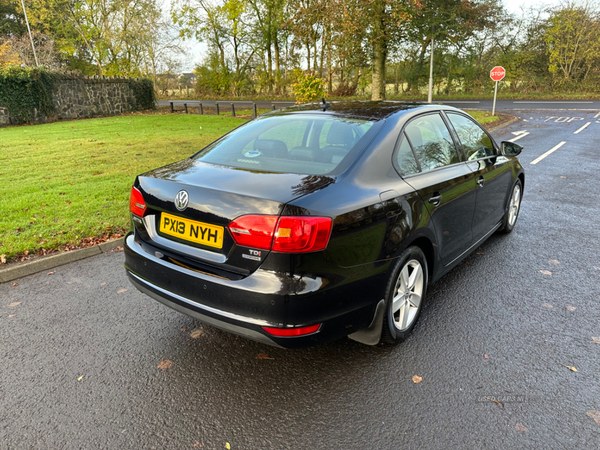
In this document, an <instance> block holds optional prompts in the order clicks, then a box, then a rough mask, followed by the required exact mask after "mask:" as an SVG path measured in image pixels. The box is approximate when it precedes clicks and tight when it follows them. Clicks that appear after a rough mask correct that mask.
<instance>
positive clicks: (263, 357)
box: [256, 353, 275, 359]
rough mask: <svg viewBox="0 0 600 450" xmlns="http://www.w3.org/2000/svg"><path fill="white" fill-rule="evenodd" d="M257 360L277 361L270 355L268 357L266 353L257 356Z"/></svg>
mask: <svg viewBox="0 0 600 450" xmlns="http://www.w3.org/2000/svg"><path fill="white" fill-rule="evenodd" d="M256 359H275V358H271V357H269V355H267V354H266V353H259V354H258V355H256Z"/></svg>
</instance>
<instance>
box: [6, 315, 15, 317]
mask: <svg viewBox="0 0 600 450" xmlns="http://www.w3.org/2000/svg"><path fill="white" fill-rule="evenodd" d="M15 316H16V314H9V315H8V317H15Z"/></svg>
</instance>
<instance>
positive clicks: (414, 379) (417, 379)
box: [412, 375, 423, 384]
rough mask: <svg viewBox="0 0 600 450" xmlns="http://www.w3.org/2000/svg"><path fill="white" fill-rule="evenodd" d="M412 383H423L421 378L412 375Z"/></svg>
mask: <svg viewBox="0 0 600 450" xmlns="http://www.w3.org/2000/svg"><path fill="white" fill-rule="evenodd" d="M412 380H413V383H416V384H418V383H420V382H421V381H423V377H420V376H419V375H413V377H412Z"/></svg>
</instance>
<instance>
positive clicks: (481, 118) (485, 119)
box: [465, 109, 498, 125]
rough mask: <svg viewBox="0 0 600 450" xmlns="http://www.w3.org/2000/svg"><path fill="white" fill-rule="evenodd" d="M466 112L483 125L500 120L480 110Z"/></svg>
mask: <svg viewBox="0 0 600 450" xmlns="http://www.w3.org/2000/svg"><path fill="white" fill-rule="evenodd" d="M465 112H468V113H469V114H470V115H471V116H473V117H474V118H475V120H476V121H477V122H479V123H480V124H482V125H483V124H485V123H490V122H495V121H496V120H498V116H492V113H491V112H489V111H480V110H476V109H469V110H465Z"/></svg>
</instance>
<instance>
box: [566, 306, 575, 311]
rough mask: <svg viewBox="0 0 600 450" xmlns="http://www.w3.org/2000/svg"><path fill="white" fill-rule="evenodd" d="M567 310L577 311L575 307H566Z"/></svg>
mask: <svg viewBox="0 0 600 450" xmlns="http://www.w3.org/2000/svg"><path fill="white" fill-rule="evenodd" d="M565 308H566V310H567V311H575V310H576V309H577V308H575V307H574V306H566V307H565Z"/></svg>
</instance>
